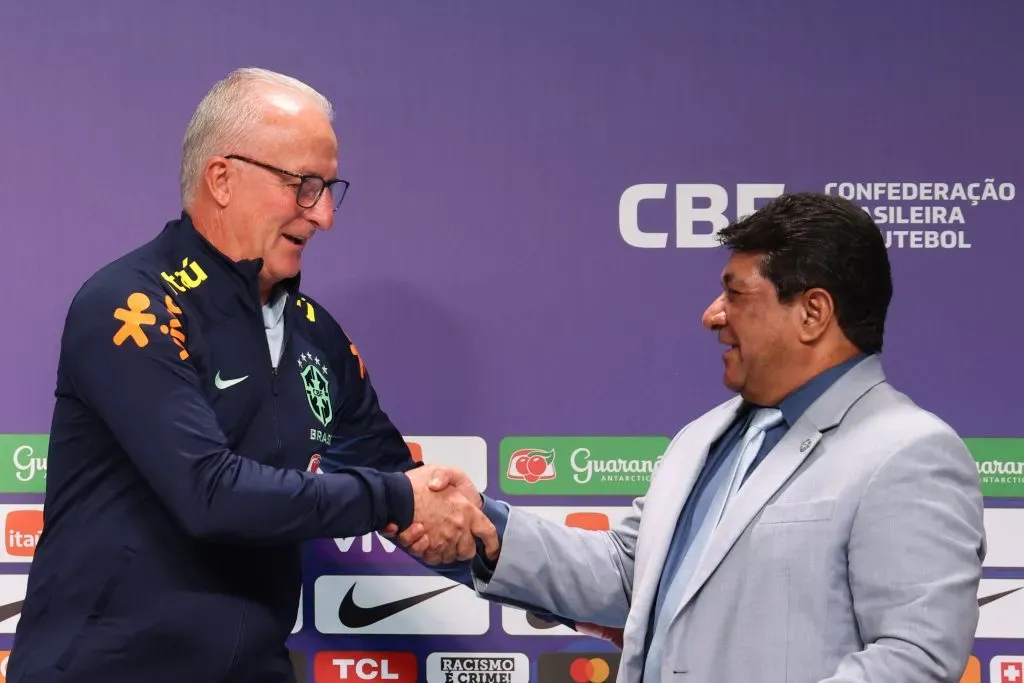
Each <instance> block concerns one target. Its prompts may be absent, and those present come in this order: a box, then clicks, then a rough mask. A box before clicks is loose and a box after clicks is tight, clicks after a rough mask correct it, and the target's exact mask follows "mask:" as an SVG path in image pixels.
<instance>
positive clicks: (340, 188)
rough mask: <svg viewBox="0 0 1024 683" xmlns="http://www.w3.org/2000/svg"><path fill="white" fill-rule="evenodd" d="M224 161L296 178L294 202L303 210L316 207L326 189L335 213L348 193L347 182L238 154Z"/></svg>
mask: <svg viewBox="0 0 1024 683" xmlns="http://www.w3.org/2000/svg"><path fill="white" fill-rule="evenodd" d="M224 158H225V159H237V160H238V161H244V162H245V163H247V164H252V165H253V166H259V167H260V168H264V169H266V170H268V171H273V172H274V173H281V174H283V175H286V176H291V177H292V178H298V179H299V181H300V182H299V184H298V189H297V190H296V192H295V201H296V203H298V205H299V206H301V207H302V208H304V209H312V208H313V207H314V206H316V203H317V202H318V201H320V195H322V194H323V192H324V189H325V188H326V189H327V190H328V191H329V192H330V193H331V199H332V200H333V202H332V203H333V204H334V210H335V211H337V210H338V207H339V206H341V200H342V199H344V198H345V193H346V192H348V185H349V183H348V181H347V180H341V179H337V178H336V179H334V180H324V179H323V178H321V177H320V176H318V175H312V174H302V173H294V172H292V171H286V170H284V169H283V168H278V167H277V166H271V165H270V164H265V163H263V162H262V161H256V160H255V159H249V158H248V157H243V156H239V155H238V154H228V155H226V156H225V157H224Z"/></svg>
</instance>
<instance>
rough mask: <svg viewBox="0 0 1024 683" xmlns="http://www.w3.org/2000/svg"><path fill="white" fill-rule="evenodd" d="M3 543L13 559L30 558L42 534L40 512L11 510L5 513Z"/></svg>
mask: <svg viewBox="0 0 1024 683" xmlns="http://www.w3.org/2000/svg"><path fill="white" fill-rule="evenodd" d="M5 527H6V528H5V529H4V543H5V544H6V546H7V554H8V555H11V556H13V557H32V556H33V555H35V553H36V544H37V543H38V542H39V535H40V534H41V533H43V511H42V510H12V511H10V512H8V513H7V523H6V524H5Z"/></svg>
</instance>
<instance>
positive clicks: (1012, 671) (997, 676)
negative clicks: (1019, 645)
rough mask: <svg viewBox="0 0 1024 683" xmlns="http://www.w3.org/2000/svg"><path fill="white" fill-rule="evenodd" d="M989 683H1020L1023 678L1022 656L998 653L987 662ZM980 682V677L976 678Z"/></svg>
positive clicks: (1023, 662) (1023, 659) (1023, 663)
mask: <svg viewBox="0 0 1024 683" xmlns="http://www.w3.org/2000/svg"><path fill="white" fill-rule="evenodd" d="M988 680H989V683H1021V680H1024V657H1021V656H1019V655H1017V656H1008V655H1000V656H998V657H993V658H992V659H991V660H990V661H989V664H988ZM978 683H981V678H980V677H979V678H978Z"/></svg>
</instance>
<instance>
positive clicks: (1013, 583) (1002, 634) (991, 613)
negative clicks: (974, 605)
mask: <svg viewBox="0 0 1024 683" xmlns="http://www.w3.org/2000/svg"><path fill="white" fill-rule="evenodd" d="M978 607H980V611H981V615H980V617H979V618H978V629H977V630H976V631H975V637H977V638H1024V619H1021V615H1022V614H1024V579H982V580H981V586H979V587H978Z"/></svg>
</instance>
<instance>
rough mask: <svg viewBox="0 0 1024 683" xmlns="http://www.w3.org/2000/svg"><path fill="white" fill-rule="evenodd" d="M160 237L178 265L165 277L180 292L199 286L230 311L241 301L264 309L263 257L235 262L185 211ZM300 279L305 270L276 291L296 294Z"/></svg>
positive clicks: (169, 224)
mask: <svg viewBox="0 0 1024 683" xmlns="http://www.w3.org/2000/svg"><path fill="white" fill-rule="evenodd" d="M160 236H161V239H162V241H163V242H164V244H165V245H166V253H167V255H168V256H169V258H170V259H171V262H172V263H173V264H174V267H175V271H174V272H166V271H165V272H163V273H161V277H162V278H163V280H164V281H165V282H166V283H167V284H168V285H169V286H170V287H171V288H173V289H174V290H175V292H176V293H178V294H184V293H185V292H188V291H190V290H192V289H195V290H197V294H199V293H201V294H202V295H203V298H210V299H212V300H213V301H214V303H215V304H216V305H217V307H218V308H220V309H221V310H225V308H226V309H227V311H230V308H231V306H232V304H236V303H237V302H238V301H241V302H242V303H244V305H245V306H246V307H247V308H254V309H255V310H257V311H258V310H260V308H261V303H260V288H259V273H260V270H261V269H262V268H263V259H261V258H257V259H249V260H241V261H232V260H231V259H230V258H228V257H227V256H225V255H224V253H223V252H221V251H220V250H219V249H217V248H216V247H214V246H213V245H212V244H210V242H209V241H208V240H207V239H206V238H205V237H203V236H202V235H201V234H200V233H199V231H198V230H196V227H195V224H194V223H193V222H192V218H191V217H190V216H189V215H188V213H187V212H185V211H182V212H181V217H180V218H178V219H177V220H173V221H170V222H168V223H167V224H166V225H165V226H164V229H163V231H162V232H161V235H160ZM300 279H301V273H300V274H297V275H296V276H295V277H292V278H289V279H287V280H282V281H281V282H279V283H278V284H277V286H276V288H275V292H280V290H281V289H284V290H285V291H286V292H287V293H288V294H290V295H292V296H295V295H296V294H297V293H298V291H299V281H300ZM201 285H202V287H201ZM227 311H225V312H227Z"/></svg>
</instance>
